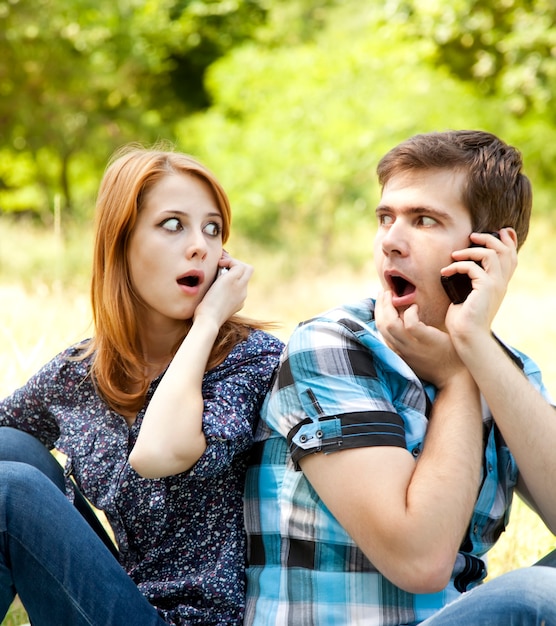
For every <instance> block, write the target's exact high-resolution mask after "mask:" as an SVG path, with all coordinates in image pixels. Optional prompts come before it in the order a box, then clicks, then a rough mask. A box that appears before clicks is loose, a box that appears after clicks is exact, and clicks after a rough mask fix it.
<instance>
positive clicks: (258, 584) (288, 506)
mask: <svg viewBox="0 0 556 626" xmlns="http://www.w3.org/2000/svg"><path fill="white" fill-rule="evenodd" d="M373 311H374V301H373V300H364V301H362V302H359V303H357V304H355V305H352V306H346V307H342V308H338V309H334V310H332V311H329V312H328V313H325V314H324V315H322V316H320V317H317V318H315V319H313V320H310V321H309V322H306V323H304V324H301V325H300V326H299V327H298V328H297V330H296V331H295V332H294V334H293V336H292V338H291V340H290V342H289V345H288V347H287V349H286V351H285V352H284V354H283V356H282V361H281V366H280V369H279V372H278V375H277V377H276V380H275V382H274V386H273V389H272V392H271V394H270V395H269V397H268V398H267V400H266V402H265V405H264V407H263V411H262V418H263V419H262V420H261V421H260V423H259V426H258V429H257V433H256V436H255V442H256V443H255V448H254V450H253V455H252V464H251V467H250V469H249V471H248V476H247V483H246V508H245V519H246V527H247V532H248V541H249V567H248V570H247V577H248V591H247V610H246V619H245V624H247V625H249V624H255V625H256V626H263V625H264V626H270V625H272V626H276V625H280V626H286V625H288V626H294V625H295V626H313V625H316V626H326V625H327V624H330V625H333V626H340V625H343V624H345V625H346V626H347V625H350V626H351V625H353V624H369V625H376V626H379V625H380V626H390V625H398V624H417V623H419V622H421V621H422V620H424V619H426V618H427V617H430V616H431V615H433V614H435V613H436V612H437V611H438V610H439V609H440V608H441V607H442V606H444V605H445V604H447V603H448V602H450V601H452V600H454V599H455V598H456V597H458V595H459V594H460V593H461V592H462V591H464V590H466V589H469V588H471V587H473V586H474V585H476V584H478V583H479V582H480V581H481V580H482V579H483V578H484V577H485V576H486V564H485V562H484V560H483V558H482V557H483V555H484V554H485V553H486V552H487V551H488V550H489V549H490V548H491V547H492V546H493V544H494V543H495V542H496V540H497V539H498V537H499V536H500V534H501V533H502V532H503V530H504V528H505V526H506V523H507V521H508V517H509V513H510V507H511V502H512V494H513V490H514V487H515V485H516V481H517V475H518V470H517V466H516V463H515V460H514V458H513V457H512V455H511V454H510V452H509V450H508V448H507V447H506V445H505V443H504V441H503V439H502V436H501V435H500V432H499V431H498V429H497V427H496V425H495V424H494V422H493V420H492V416H491V415H490V412H489V410H488V407H486V406H484V409H483V419H484V425H485V455H484V463H483V480H482V487H481V490H480V493H479V497H478V499H477V503H476V505H475V509H474V513H473V516H472V519H471V523H470V525H469V529H468V532H467V534H466V537H465V538H464V541H463V542H462V545H461V548H460V552H459V554H458V557H457V560H456V562H455V564H454V570H453V574H452V579H451V581H450V584H449V585H448V586H447V587H446V588H445V589H444V590H443V591H441V592H439V593H433V594H412V593H408V592H406V591H403V590H402V589H400V588H398V587H396V586H395V585H393V584H392V583H391V582H389V581H388V580H387V579H386V578H385V577H384V576H382V575H381V574H380V572H378V571H377V570H376V568H375V567H374V566H373V564H372V563H371V562H370V561H369V560H368V559H367V558H366V557H365V555H364V554H363V553H362V552H361V550H359V548H358V547H357V545H356V544H355V543H354V542H353V540H352V539H351V538H350V537H349V535H348V534H347V533H346V532H345V530H344V529H343V528H342V526H341V525H340V524H339V523H338V522H337V521H336V519H335V518H334V517H333V516H332V514H331V513H330V511H329V510H328V509H327V508H326V506H325V505H324V504H323V502H322V501H321V500H320V498H319V496H318V495H317V493H316V492H315V491H314V489H313V488H312V487H311V485H310V483H309V482H308V481H307V479H306V478H305V476H304V474H303V473H302V472H301V471H298V470H299V467H298V463H299V460H300V459H301V458H302V457H303V456H305V455H307V454H311V453H313V452H316V451H324V452H335V451H340V450H344V449H349V448H355V447H367V446H399V447H405V448H407V450H409V451H410V452H411V453H412V454H413V455H414V456H415V457H416V458H417V457H418V456H419V454H420V452H421V450H422V447H423V442H424V438H425V435H426V431H427V423H428V419H427V416H428V413H429V411H430V408H431V407H432V403H433V402H434V399H435V395H436V389H435V388H434V387H433V386H431V385H427V384H424V383H423V381H421V380H420V379H419V378H418V377H417V376H416V374H415V373H414V372H413V371H412V370H411V369H410V368H409V366H408V365H407V364H406V363H405V361H403V360H402V359H401V358H400V357H399V356H398V355H396V354H395V353H394V352H392V351H391V350H390V349H389V348H388V347H387V346H386V345H385V343H384V341H383V339H382V338H381V336H380V334H379V333H378V331H377V330H376V326H375V323H374V315H373ZM506 350H507V351H508V354H509V355H510V356H511V357H512V358H513V359H514V360H515V361H516V363H517V364H518V365H519V366H520V367H521V368H522V369H523V371H524V373H525V375H526V376H527V377H528V378H529V380H530V381H531V383H532V384H533V385H534V386H535V387H536V388H537V389H539V390H540V391H541V393H542V394H543V395H544V396H545V397H546V398H547V399H550V398H549V397H548V393H547V391H546V389H545V387H544V385H543V384H542V381H541V376H540V372H539V370H538V367H537V366H536V365H535V364H534V363H533V362H532V361H531V360H530V359H529V358H528V357H526V356H525V355H523V354H521V353H519V352H516V351H513V350H509V349H508V348H506ZM483 404H484V403H483ZM353 478H354V480H357V477H355V476H354V477H353Z"/></svg>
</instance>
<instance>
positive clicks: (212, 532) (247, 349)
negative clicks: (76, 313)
mask: <svg viewBox="0 0 556 626" xmlns="http://www.w3.org/2000/svg"><path fill="white" fill-rule="evenodd" d="M282 347H283V346H282V344H281V342H280V341H279V340H278V339H276V338H274V337H272V336H271V335H268V334H267V333H264V332H262V331H253V332H252V333H251V334H250V336H249V337H248V338H247V340H246V341H243V342H241V343H239V344H237V345H236V346H235V347H234V349H233V350H232V351H231V352H230V354H229V355H228V357H227V358H226V359H225V361H224V362H223V363H222V364H220V365H219V366H217V367H215V368H214V369H212V370H210V371H208V372H207V373H206V374H205V377H204V380H203V397H204V399H205V410H204V415H203V430H204V433H205V437H206V439H207V448H206V450H205V452H204V454H203V456H202V457H201V458H200V459H199V460H198V461H197V463H196V464H195V465H194V467H193V468H192V469H191V470H189V471H187V472H183V473H181V474H178V475H175V476H169V477H167V478H160V479H146V478H141V477H140V476H139V475H138V474H137V473H136V472H135V471H134V470H133V469H132V468H131V467H130V465H129V463H128V454H129V451H130V450H131V449H132V447H133V445H134V444H135V441H136V439H137V435H138V433H139V429H140V427H141V423H142V420H143V416H144V413H145V409H146V405H147V404H148V402H149V400H150V398H151V397H152V394H153V393H154V391H155V389H156V387H157V385H158V383H159V382H160V378H161V377H159V378H157V379H156V380H155V381H153V382H152V383H151V386H150V389H149V391H148V397H147V402H146V403H145V407H143V409H142V410H141V411H140V412H139V413H138V415H137V419H136V421H135V423H134V424H133V426H132V427H131V428H130V427H129V426H128V425H127V423H126V421H125V420H124V418H123V417H122V416H121V415H119V414H118V413H116V412H114V411H112V410H111V409H110V408H108V406H107V405H106V403H105V402H104V401H103V400H101V399H100V398H99V396H98V395H97V394H96V393H95V389H94V387H93V384H92V382H91V378H90V376H89V375H88V372H89V366H90V359H88V360H84V361H83V360H82V361H78V360H72V357H75V356H76V355H78V354H79V346H73V347H72V348H69V349H68V350H66V351H65V352H63V353H61V354H60V355H58V356H57V357H55V358H54V359H53V360H52V361H50V362H49V363H48V364H47V365H46V366H44V367H43V368H42V369H41V370H40V371H39V372H38V373H37V374H36V375H35V376H33V377H32V378H31V379H30V380H29V381H28V382H27V384H26V385H25V386H23V387H22V388H20V389H18V390H17V391H15V392H14V393H13V394H12V395H11V396H10V397H8V398H6V399H5V400H3V401H2V402H1V403H0V424H1V425H9V426H14V427H16V428H19V429H21V430H25V431H27V432H29V433H31V434H33V435H35V436H36V437H38V438H39V439H40V440H41V441H42V442H43V443H44V444H46V445H47V446H48V447H49V448H52V447H53V446H55V447H56V448H57V449H58V450H60V451H61V452H63V453H64V454H65V455H67V457H68V458H67V464H66V475H67V476H68V477H69V475H70V474H71V475H72V476H73V477H74V478H75V480H76V482H77V485H78V486H79V489H80V490H81V491H82V492H83V494H84V495H85V496H86V497H87V498H88V499H89V500H90V501H91V502H92V503H93V504H94V505H95V506H96V507H97V508H99V509H101V510H103V511H104V512H105V513H106V516H107V518H108V521H109V522H110V525H111V527H112V529H113V531H114V534H115V538H116V541H117V543H118V546H119V549H120V561H121V564H122V565H123V567H124V568H125V569H126V571H127V572H128V573H129V575H130V576H131V578H132V579H133V580H134V581H135V583H136V584H137V585H138V587H139V589H140V590H141V591H142V592H143V594H144V595H145V596H146V597H147V599H148V600H149V601H150V602H151V603H152V604H153V605H154V606H155V607H157V608H158V610H159V613H160V614H161V616H162V617H163V618H164V619H165V621H166V622H167V623H168V624H176V625H178V624H180V625H183V624H202V625H203V626H207V625H217V624H227V625H229V624H237V625H239V624H241V623H242V617H243V607H244V600H245V598H244V594H245V580H244V579H245V537H244V534H245V533H244V527H243V503H242V496H243V484H244V473H245V465H246V456H247V454H248V451H249V449H250V446H251V444H252V435H253V428H254V422H255V419H256V417H257V415H258V413H259V410H260V407H261V404H262V401H263V398H264V396H265V394H266V392H267V390H268V387H269V385H270V380H271V378H272V375H273V372H274V369H275V367H276V365H277V363H278V359H279V355H280V352H281V350H282ZM68 480H69V478H68ZM70 492H71V490H68V493H70Z"/></svg>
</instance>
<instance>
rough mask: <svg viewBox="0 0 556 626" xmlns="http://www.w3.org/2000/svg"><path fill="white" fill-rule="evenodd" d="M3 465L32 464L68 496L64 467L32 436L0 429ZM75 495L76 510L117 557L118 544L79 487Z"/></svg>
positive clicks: (8, 429)
mask: <svg viewBox="0 0 556 626" xmlns="http://www.w3.org/2000/svg"><path fill="white" fill-rule="evenodd" d="M1 461H19V462H21V463H28V464H29V465H32V466H33V467H36V468H37V469H39V470H40V471H41V472H42V473H43V474H45V475H46V476H48V478H50V480H51V481H52V482H53V483H54V484H55V485H56V486H57V487H58V489H60V490H61V491H62V492H64V493H65V489H66V485H65V479H64V471H63V469H62V467H61V466H60V464H59V463H58V461H56V459H55V458H54V456H53V455H52V454H51V453H50V452H49V451H48V450H47V448H46V447H45V446H43V444H42V443H41V442H40V441H39V440H38V439H36V438H35V437H33V436H32V435H29V434H28V433H26V432H23V431H21V430H17V429H15V428H10V427H7V426H2V427H0V462H1ZM74 493H75V496H74V502H73V503H74V505H75V508H76V509H77V510H78V511H79V512H80V513H81V515H83V517H84V518H85V519H86V520H87V522H88V523H89V525H90V526H91V527H92V528H93V530H94V531H95V532H96V533H97V535H98V536H99V537H100V538H101V539H102V541H103V542H104V544H105V545H106V546H107V547H108V549H109V550H110V551H111V552H112V554H114V556H116V557H117V555H118V550H117V548H116V546H115V545H114V542H113V541H112V540H111V539H110V537H109V536H108V533H107V532H106V530H105V529H104V527H103V525H102V524H101V522H100V520H99V519H98V517H97V516H96V514H95V512H94V511H93V509H92V508H91V506H90V505H89V503H88V502H87V500H86V499H85V498H84V497H83V494H82V493H81V492H80V491H79V489H77V488H76V487H74Z"/></svg>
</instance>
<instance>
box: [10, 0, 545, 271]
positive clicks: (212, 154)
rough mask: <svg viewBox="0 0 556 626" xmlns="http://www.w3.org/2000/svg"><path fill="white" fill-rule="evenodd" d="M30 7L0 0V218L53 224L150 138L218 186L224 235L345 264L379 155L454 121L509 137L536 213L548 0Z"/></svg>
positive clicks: (88, 201) (82, 211)
mask: <svg viewBox="0 0 556 626" xmlns="http://www.w3.org/2000/svg"><path fill="white" fill-rule="evenodd" d="M37 2H38V5H33V6H31V5H29V4H28V3H24V2H21V1H19V2H18V1H13V2H12V1H11V2H5V1H4V2H2V1H0V96H2V97H1V98H0V120H2V124H1V125H0V211H4V212H6V211H31V212H33V213H34V214H35V215H38V216H39V217H40V219H41V221H42V222H43V223H45V224H47V225H48V226H49V227H50V226H51V225H52V224H53V223H54V222H56V219H57V215H61V219H62V223H63V226H64V228H65V229H67V227H68V223H70V224H71V221H72V220H74V219H77V220H83V219H88V218H89V217H90V215H91V211H92V206H93V202H94V197H95V193H96V187H97V185H98V182H99V179H100V176H101V173H102V170H103V168H104V165H105V163H106V160H107V158H108V156H109V155H110V154H111V152H112V151H113V150H114V148H115V147H117V146H119V145H121V144H122V143H125V142H127V141H130V140H132V141H138V142H141V143H146V144H149V143H151V142H153V141H154V140H156V139H159V138H164V139H169V140H170V141H173V142H175V143H176V145H177V146H178V147H179V148H180V149H183V150H186V151H188V152H191V153H194V154H196V155H197V156H199V157H200V158H202V159H203V160H204V161H205V162H206V163H207V165H209V166H210V167H211V168H212V169H214V171H215V172H216V173H217V175H218V176H219V178H221V179H222V181H223V182H224V184H225V186H226V188H227V189H228V190H229V193H230V196H231V199H232V202H233V205H234V220H235V224H234V228H235V231H236V232H238V233H239V234H240V235H241V236H242V237H244V238H245V237H248V238H250V239H252V240H253V241H257V242H259V243H260V244H261V245H265V246H268V247H271V248H273V249H275V250H278V249H283V248H286V249H287V250H289V251H291V250H300V251H302V252H303V254H304V255H311V256H313V257H318V258H320V259H322V260H323V262H325V263H329V264H333V263H335V262H336V260H337V259H338V258H349V259H350V260H351V261H352V262H353V263H354V264H355V265H358V264H360V263H361V259H362V258H365V257H366V255H367V254H368V249H367V248H365V249H361V248H359V247H357V246H354V245H350V242H351V241H352V239H353V232H355V231H356V230H364V231H365V232H368V229H369V228H370V227H372V224H373V222H374V218H373V211H372V207H373V206H374V205H375V204H376V201H377V198H378V193H379V190H378V189H377V188H376V183H375V179H374V178H375V177H374V169H375V167H376V164H377V162H378V160H379V158H380V157H381V156H382V154H384V152H385V151H386V150H388V149H389V148H390V147H391V146H393V145H394V144H395V143H397V142H398V141H400V140H402V139H404V138H406V137H407V136H409V135H411V134H414V133H417V132H423V131H428V130H442V129H446V128H462V127H468V128H469V127H477V128H483V129H485V130H490V131H492V132H495V133H497V134H499V135H501V136H502V137H504V138H505V139H506V140H508V141H509V142H511V143H514V144H516V145H518V146H519V147H520V148H521V149H522V151H523V153H524V157H525V163H526V169H527V172H528V173H529V174H530V176H531V178H532V179H533V183H534V187H535V190H536V210H537V211H549V210H551V208H552V203H551V191H550V188H551V187H550V186H551V182H552V180H553V178H554V174H555V169H556V147H554V146H556V129H555V123H554V122H555V117H554V115H555V114H554V113H553V111H554V110H556V108H555V107H554V102H553V98H554V91H555V84H554V81H555V80H556V78H555V76H556V65H555V62H556V61H555V57H556V52H555V51H556V26H555V24H554V20H555V18H556V9H555V8H554V7H553V6H552V4H550V3H548V1H547V0H504V1H501V0H487V2H480V3H479V2H478V1H476V0H457V1H451V0H431V1H430V2H426V3H423V2H418V1H417V0H389V1H388V2H385V3H363V4H362V3H361V2H360V1H359V0H283V1H282V2H277V3H272V2H269V1H268V0H234V1H230V0H204V1H202V0H141V1H140V0H118V1H116V2H114V1H112V0H111V1H110V2H109V1H108V0H95V1H94V2H93V0H71V1H70V0H37ZM55 213H56V215H55Z"/></svg>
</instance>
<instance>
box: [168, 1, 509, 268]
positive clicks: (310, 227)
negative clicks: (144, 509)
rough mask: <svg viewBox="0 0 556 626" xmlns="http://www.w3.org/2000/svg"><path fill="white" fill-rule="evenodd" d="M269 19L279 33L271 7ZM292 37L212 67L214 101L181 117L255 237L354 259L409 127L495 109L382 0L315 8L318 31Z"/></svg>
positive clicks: (190, 146) (328, 257)
mask: <svg viewBox="0 0 556 626" xmlns="http://www.w3.org/2000/svg"><path fill="white" fill-rule="evenodd" d="M279 10H280V17H281V16H282V15H283V12H284V11H285V8H280V9H279ZM323 11H324V10H323ZM293 23H295V21H294V22H293ZM272 28H274V29H275V30H274V34H273V39H274V41H277V40H279V39H280V35H279V29H278V27H277V26H276V22H275V15H274V11H272V13H271V16H270V21H269V26H268V29H269V30H270V29H272ZM303 28H304V29H305V30H308V26H307V24H304V26H303ZM294 30H295V29H294ZM301 32H303V31H301ZM285 36H286V37H287V40H288V45H287V46H278V47H276V46H275V45H269V46H268V47H264V46H261V45H255V44H249V45H244V46H242V47H238V48H236V49H234V50H233V51H232V52H231V53H230V54H228V55H227V56H226V57H223V58H222V59H220V60H219V61H218V62H216V63H215V64H213V65H212V66H211V68H210V70H209V72H208V77H207V86H208V88H209V89H210V93H211V97H212V99H213V106H212V107H211V108H210V110H209V111H207V112H205V113H203V114H202V115H199V116H195V117H192V118H189V119H185V120H183V121H182V123H181V132H180V137H181V143H182V145H183V146H184V148H185V149H187V150H189V151H195V152H196V153H198V154H200V155H202V156H203V157H204V159H205V160H206V161H207V162H208V163H210V164H211V166H213V167H215V168H216V171H217V172H218V173H219V175H220V176H221V177H222V178H223V179H224V181H225V184H226V186H227V188H228V189H229V191H230V195H231V197H232V200H233V202H234V205H235V207H236V209H235V212H234V215H235V220H236V226H239V229H240V230H241V231H242V232H245V233H247V234H248V235H249V236H250V237H251V238H252V239H256V240H258V241H261V242H264V243H265V245H267V246H269V245H274V246H276V247H277V248H280V247H286V248H288V247H289V248H290V249H291V248H293V249H297V250H303V252H304V253H307V254H309V253H311V254H313V256H314V257H315V258H317V259H320V260H321V261H322V263H323V264H325V263H333V262H334V261H335V259H336V260H337V258H338V255H339V254H344V255H345V254H346V251H347V254H348V255H352V257H353V258H352V260H353V261H354V262H357V260H358V259H357V257H358V256H359V257H363V256H364V257H365V258H368V255H369V252H370V250H369V244H368V238H367V241H366V242H365V243H364V246H365V247H364V249H361V248H357V246H356V245H355V242H356V241H357V238H358V235H359V232H366V233H369V232H370V230H371V228H372V226H374V223H375V218H374V210H373V208H372V207H373V206H374V204H375V203H376V200H377V198H378V193H377V189H376V183H375V176H374V168H375V167H376V164H377V162H378V159H379V158H380V156H382V154H383V153H384V152H385V151H386V150H387V149H389V148H390V147H392V146H393V145H394V144H395V143H397V141H398V140H401V139H404V138H406V137H407V136H408V135H409V134H412V133H414V132H419V131H424V130H430V129H434V128H438V126H439V124H440V125H444V126H445V127H446V126H454V125H455V126H462V125H466V124H468V123H471V122H473V123H474V124H478V122H479V119H481V121H482V122H483V123H485V122H486V121H487V120H488V119H489V116H490V118H491V119H492V120H494V119H495V118H496V117H497V112H496V111H494V110H490V111H489V107H488V106H482V107H480V106H479V99H478V97H477V95H476V94H475V91H474V87H473V86H472V85H466V84H463V83H461V81H458V80H456V79H453V78H450V77H449V75H448V73H447V72H446V71H445V70H442V69H438V68H436V67H434V65H433V63H432V62H431V56H432V54H433V53H434V47H433V46H432V45H431V44H430V42H428V41H427V40H426V39H423V38H421V37H418V36H414V35H412V34H411V33H409V32H408V30H407V23H406V16H405V15H404V14H400V13H395V14H389V13H388V12H386V11H385V10H384V7H383V6H382V5H380V6H376V5H372V4H371V5H365V6H364V7H363V6H362V5H361V4H360V3H358V2H355V1H353V0H347V2H343V3H341V4H337V5H336V6H335V7H334V6H330V7H328V9H327V10H326V11H324V12H321V13H319V28H318V29H316V30H314V31H313V36H312V37H311V38H306V37H304V36H297V35H296V33H295V32H294V33H292V32H291V31H287V32H285ZM292 42H293V43H292ZM440 84H441V85H442V89H441V90H439V89H437V85H440ZM350 242H351V244H352V245H351V247H350ZM339 244H341V245H339ZM346 244H347V245H346ZM340 249H341V252H340ZM344 260H345V259H344Z"/></svg>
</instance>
